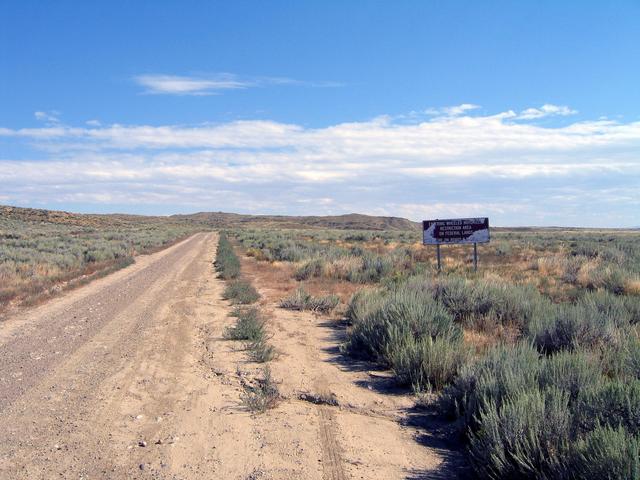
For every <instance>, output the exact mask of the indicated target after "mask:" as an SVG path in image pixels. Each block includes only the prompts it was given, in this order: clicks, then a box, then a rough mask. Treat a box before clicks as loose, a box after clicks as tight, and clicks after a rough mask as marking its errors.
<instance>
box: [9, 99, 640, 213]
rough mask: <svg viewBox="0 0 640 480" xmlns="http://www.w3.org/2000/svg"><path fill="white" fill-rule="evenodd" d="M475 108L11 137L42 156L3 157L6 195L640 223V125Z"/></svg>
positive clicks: (96, 127) (45, 130) (60, 128)
mask: <svg viewBox="0 0 640 480" xmlns="http://www.w3.org/2000/svg"><path fill="white" fill-rule="evenodd" d="M558 108H559V110H554V109H551V108H546V109H544V108H541V109H536V110H539V111H544V110H546V111H547V113H548V114H549V115H555V114H556V113H552V112H554V111H555V112H559V111H564V110H563V108H565V107H562V108H561V107H558ZM475 109H476V106H474V105H471V104H463V105H460V106H457V107H447V108H445V109H439V112H440V113H439V115H437V116H435V117H431V118H429V119H427V120H424V121H415V122H413V123H409V124H407V123H396V122H395V121H394V120H393V119H392V118H391V117H387V116H381V117H377V118H375V119H373V120H370V121H365V122H351V123H341V124H336V125H331V126H328V127H325V128H305V127H303V126H300V125H295V124H285V123H279V122H273V121H237V122H230V123H223V124H202V125H193V126H182V125H165V126H149V125H100V124H97V123H93V124H92V126H91V127H73V126H67V125H62V124H52V125H48V126H45V127H40V128H30V129H10V128H0V141H4V142H14V143H15V144H16V145H18V146H19V145H22V146H23V148H25V149H27V150H28V149H31V148H33V146H35V150H30V151H31V153H32V155H33V158H38V159H37V160H36V159H33V160H30V159H29V157H28V156H24V159H19V160H18V159H11V158H0V185H2V187H3V188H2V194H3V196H5V197H6V198H9V199H10V200H11V201H13V202H15V203H22V204H32V203H34V202H47V201H48V202H51V201H53V200H55V201H59V202H63V201H66V202H89V203H92V202H93V203H112V204H114V205H125V204H130V205H131V208H132V209H135V205H137V204H138V203H148V204H150V205H151V204H153V205H166V204H170V205H172V206H173V209H174V211H175V210H180V209H182V210H184V209H185V208H190V209H193V208H197V209H209V210H228V211H234V210H235V211H245V212H246V211H253V212H256V213H259V212H263V213H345V212H348V211H361V212H369V213H380V214H385V215H390V214H395V215H407V216H409V217H411V218H414V219H420V218H421V217H423V216H428V215H431V216H434V215H435V216H445V215H449V214H451V215H454V214H455V215H463V214H465V212H467V213H468V214H473V215H480V214H483V212H485V213H487V214H489V213H491V214H492V215H495V216H496V217H497V219H498V220H500V219H502V223H503V224H504V223H511V224H527V223H529V224H531V223H538V224H545V223H546V224H563V223H564V224H567V223H570V224H576V225H579V224H585V223H588V224H592V225H598V224H600V225H603V224H605V223H607V222H609V223H614V224H615V222H623V223H624V222H630V223H629V224H631V225H635V224H640V214H639V213H638V211H639V210H638V205H639V204H640V154H639V153H638V152H640V122H628V123H620V122H613V121H608V120H594V121H579V122H573V123H568V124H566V125H564V126H556V127H549V126H542V125H539V124H535V123H527V119H525V118H523V117H522V115H523V114H524V113H525V112H530V111H531V110H532V109H526V110H524V112H523V113H521V114H513V112H510V111H507V112H502V113H497V114H492V115H471V114H470V113H469V112H472V111H473V110H475ZM569 110H570V109H569ZM557 114H558V115H564V114H563V113H557ZM526 115H531V113H529V114H526ZM537 118H540V117H535V116H534V117H533V118H531V120H536V119H537ZM42 157H44V158H42ZM622 191H624V194H620V193H616V192H622ZM595 198H598V199H599V201H598V202H595V203H594V199H595ZM163 208H166V207H163ZM311 210H313V211H311ZM438 212H440V213H439V214H438ZM432 214H433V215H432Z"/></svg>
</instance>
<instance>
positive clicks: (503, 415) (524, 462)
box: [469, 389, 571, 479]
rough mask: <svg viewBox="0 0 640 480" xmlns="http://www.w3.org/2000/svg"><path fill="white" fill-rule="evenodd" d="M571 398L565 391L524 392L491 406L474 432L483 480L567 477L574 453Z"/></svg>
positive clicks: (474, 460) (475, 459)
mask: <svg viewBox="0 0 640 480" xmlns="http://www.w3.org/2000/svg"><path fill="white" fill-rule="evenodd" d="M568 403H569V396H568V395H567V394H566V393H565V392H563V391H561V390H559V389H550V390H547V391H546V392H541V391H538V390H531V391H527V390H523V391H517V392H514V394H512V395H510V396H508V397H506V398H505V399H504V401H503V402H502V403H501V405H500V406H498V404H497V403H495V402H488V403H487V404H486V405H485V406H484V407H483V408H482V410H481V411H480V413H479V416H478V423H479V428H478V429H477V430H476V431H474V432H473V433H471V436H470V444H469V450H470V453H471V460H472V463H473V466H474V469H475V471H476V473H478V474H479V475H480V476H481V478H495V479H516V478H521V479H538V478H561V477H562V472H563V471H565V469H566V464H565V462H566V456H567V453H568V452H569V448H570V444H569V436H570V429H571V412H570V410H569V407H568Z"/></svg>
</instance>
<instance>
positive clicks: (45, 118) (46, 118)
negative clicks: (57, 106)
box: [33, 110, 60, 125]
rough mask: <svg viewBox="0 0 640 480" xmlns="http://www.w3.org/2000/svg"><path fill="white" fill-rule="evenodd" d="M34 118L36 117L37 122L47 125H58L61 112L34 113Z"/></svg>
mask: <svg viewBox="0 0 640 480" xmlns="http://www.w3.org/2000/svg"><path fill="white" fill-rule="evenodd" d="M33 116H34V117H36V120H39V121H41V122H45V124H47V125H56V124H58V123H60V119H59V118H58V117H59V116H60V112H58V111H56V110H51V111H49V112H43V111H37V112H34V113H33Z"/></svg>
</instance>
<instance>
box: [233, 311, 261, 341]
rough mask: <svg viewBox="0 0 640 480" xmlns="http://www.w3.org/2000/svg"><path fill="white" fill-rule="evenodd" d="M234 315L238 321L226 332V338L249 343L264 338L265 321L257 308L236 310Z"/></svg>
mask: <svg viewBox="0 0 640 480" xmlns="http://www.w3.org/2000/svg"><path fill="white" fill-rule="evenodd" d="M232 315H233V316H235V317H237V320H236V323H235V325H234V326H232V327H229V328H227V329H226V330H225V332H224V337H225V338H228V339H230V340H249V341H256V340H260V339H262V338H264V335H265V320H264V318H263V317H262V315H261V313H260V311H259V310H258V309H257V308H256V307H249V308H241V309H236V310H234V311H233V312H232Z"/></svg>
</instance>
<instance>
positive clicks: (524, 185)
mask: <svg viewBox="0 0 640 480" xmlns="http://www.w3.org/2000/svg"><path fill="white" fill-rule="evenodd" d="M638 45H640V1H638V0H634V1H625V0H616V1H615V2H602V1H590V0H581V1H570V0H564V1H562V2H558V1H543V0H537V1H526V0H522V1H509V2H507V1H490V0H488V1H483V2H477V1H456V0H451V1H426V0H425V1H418V0H415V1H405V0H396V1H392V2H382V1H374V0H369V1H364V0H361V1H356V0H349V1H344V0H341V1H332V0H323V1H302V2H300V1H287V2H285V1H277V0H274V1H269V2H264V1H257V0H256V1H233V2H231V1H227V2H221V1H189V0H184V1H177V0H176V1H163V0H155V1H142V0H140V1H136V2H130V1H117V0H109V1H91V2H87V1H69V0H58V1H56V2H42V1H33V0H13V1H12V0H7V1H3V2H0V204H5V205H16V206H28V207H34V208H49V209H60V210H69V211H75V212H96V213H107V212H124V213H139V214H159V215H168V214H174V213H191V212H197V211H226V212H238V213H254V214H292V215H325V214H326V215H333V214H343V213H352V212H357V213H366V214H373V215H392V216H402V217H407V218H410V219H412V220H422V219H432V218H450V217H452V218H455V217H475V216H488V217H489V218H490V220H491V223H492V224H493V225H501V226H521V225H540V226H550V225H558V226H591V227H634V226H640V88H639V85H640V54H639V53H638V52H639V51H638Z"/></svg>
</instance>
